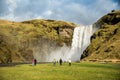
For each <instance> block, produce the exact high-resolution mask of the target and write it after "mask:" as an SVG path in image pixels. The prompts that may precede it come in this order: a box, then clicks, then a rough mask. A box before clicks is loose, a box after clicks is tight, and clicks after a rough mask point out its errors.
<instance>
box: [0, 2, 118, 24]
mask: <svg viewBox="0 0 120 80" xmlns="http://www.w3.org/2000/svg"><path fill="white" fill-rule="evenodd" d="M118 1H119V0H118ZM118 1H114V0H92V1H91V0H24V1H23V0H0V19H7V20H12V21H24V20H29V19H34V18H44V19H57V20H65V21H71V22H74V23H78V24H83V25H89V24H92V23H94V22H95V21H96V20H97V19H99V18H100V17H101V16H103V15H105V14H106V13H108V12H110V11H111V10H113V9H119V5H118Z"/></svg>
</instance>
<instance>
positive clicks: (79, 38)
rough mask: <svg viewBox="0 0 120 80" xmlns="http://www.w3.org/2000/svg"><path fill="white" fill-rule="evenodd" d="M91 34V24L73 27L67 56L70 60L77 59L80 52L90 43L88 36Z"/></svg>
mask: <svg viewBox="0 0 120 80" xmlns="http://www.w3.org/2000/svg"><path fill="white" fill-rule="evenodd" d="M92 34H93V28H92V25H89V26H79V27H76V28H75V29H74V33H73V39H72V46H71V50H70V55H69V57H70V58H71V60H72V61H79V60H80V57H81V54H82V53H83V51H84V50H85V49H86V47H87V46H88V45H89V44H90V37H91V35H92Z"/></svg>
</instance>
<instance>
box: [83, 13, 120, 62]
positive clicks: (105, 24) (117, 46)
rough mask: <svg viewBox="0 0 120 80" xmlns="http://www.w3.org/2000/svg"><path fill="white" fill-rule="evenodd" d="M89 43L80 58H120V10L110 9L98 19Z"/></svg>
mask: <svg viewBox="0 0 120 80" xmlns="http://www.w3.org/2000/svg"><path fill="white" fill-rule="evenodd" d="M94 27H98V28H99V29H98V30H97V31H96V32H95V33H94V34H93V35H92V37H91V44H90V45H89V46H88V47H87V49H86V50H85V51H84V52H83V54H82V57H81V59H82V60H85V61H86V60H87V61H90V60H91V61H92V60H93V61H104V60H120V11H112V12H111V13H108V14H107V15H105V16H103V17H102V18H101V19H99V20H98V21H97V22H96V23H95V24H94Z"/></svg>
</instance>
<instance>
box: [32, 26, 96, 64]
mask: <svg viewBox="0 0 120 80" xmlns="http://www.w3.org/2000/svg"><path fill="white" fill-rule="evenodd" d="M93 32H94V30H93V27H92V25H89V26H79V27H76V28H75V29H74V32H73V38H72V44H71V47H68V46H66V45H64V46H62V47H58V48H55V49H51V50H50V51H47V50H46V52H45V53H46V54H39V52H40V51H39V48H38V49H37V50H34V51H35V54H34V57H35V58H36V59H37V60H38V61H40V62H52V61H53V60H54V59H56V61H59V59H60V58H61V59H62V60H63V61H68V60H69V59H71V61H72V62H75V61H80V58H81V55H82V53H83V51H84V50H85V49H86V48H87V46H88V45H89V44H90V37H91V36H92V34H93ZM48 48H50V46H49V47H48ZM36 51H37V52H36ZM48 52H49V54H48Z"/></svg>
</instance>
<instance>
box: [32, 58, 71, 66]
mask: <svg viewBox="0 0 120 80" xmlns="http://www.w3.org/2000/svg"><path fill="white" fill-rule="evenodd" d="M67 62H68V63H69V66H71V60H70V59H69V60H68V61H67ZM56 63H57V61H56V59H54V60H53V65H54V66H55V65H56ZM62 63H63V60H62V59H61V58H60V60H59V64H60V66H61V65H62ZM36 64H37V60H36V59H35V58H34V59H32V65H33V66H36Z"/></svg>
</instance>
